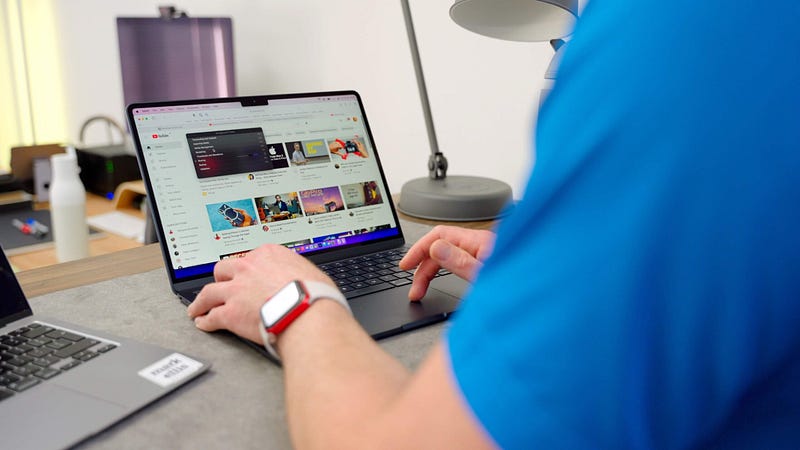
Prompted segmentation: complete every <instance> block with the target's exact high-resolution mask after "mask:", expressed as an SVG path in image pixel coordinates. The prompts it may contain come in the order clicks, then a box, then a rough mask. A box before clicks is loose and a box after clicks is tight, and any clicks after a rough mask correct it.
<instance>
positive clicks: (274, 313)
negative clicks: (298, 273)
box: [259, 280, 353, 361]
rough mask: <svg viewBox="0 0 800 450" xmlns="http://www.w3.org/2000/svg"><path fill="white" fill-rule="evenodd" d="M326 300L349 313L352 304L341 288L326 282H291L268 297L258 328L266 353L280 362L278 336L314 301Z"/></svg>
mask: <svg viewBox="0 0 800 450" xmlns="http://www.w3.org/2000/svg"><path fill="white" fill-rule="evenodd" d="M322 298H327V299H330V300H333V301H335V302H337V303H339V304H340V305H342V306H343V307H344V309H346V310H347V312H349V313H350V314H352V313H353V312H352V311H351V310H350V305H348V304H347V299H345V298H344V295H342V293H341V292H339V290H338V289H336V288H334V287H333V286H330V285H328V284H325V283H320V282H317V281H305V282H304V281H300V280H295V281H291V282H289V284H287V285H286V286H284V287H282V288H281V290H279V291H278V292H277V293H276V294H275V295H273V296H272V297H270V298H269V300H267V302H266V303H264V306H262V307H261V323H262V324H263V326H261V327H259V331H260V332H261V338H262V339H263V340H264V347H266V349H267V351H268V352H269V353H270V355H272V356H273V357H275V359H277V360H278V361H280V357H279V356H278V352H277V351H276V350H275V344H276V342H277V341H278V335H279V334H281V333H283V331H284V330H285V329H286V327H288V326H289V325H290V324H291V323H292V322H294V320H295V319H297V318H298V317H300V314H302V313H303V311H305V310H307V309H308V307H309V306H311V304H312V303H314V302H315V301H317V300H319V299H322Z"/></svg>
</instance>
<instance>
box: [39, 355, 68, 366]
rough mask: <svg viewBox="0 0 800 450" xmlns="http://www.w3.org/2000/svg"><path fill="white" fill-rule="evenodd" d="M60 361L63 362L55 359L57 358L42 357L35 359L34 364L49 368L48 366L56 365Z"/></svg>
mask: <svg viewBox="0 0 800 450" xmlns="http://www.w3.org/2000/svg"><path fill="white" fill-rule="evenodd" d="M59 361H61V359H59V358H55V357H53V356H50V355H47V356H42V357H41V358H36V359H34V360H33V363H34V364H36V365H37V366H41V367H47V366H51V365H53V364H55V363H57V362H59Z"/></svg>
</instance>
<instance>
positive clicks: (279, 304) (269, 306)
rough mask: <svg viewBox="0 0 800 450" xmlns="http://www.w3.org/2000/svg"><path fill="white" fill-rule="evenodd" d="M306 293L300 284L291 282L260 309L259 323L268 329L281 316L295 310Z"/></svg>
mask: <svg viewBox="0 0 800 450" xmlns="http://www.w3.org/2000/svg"><path fill="white" fill-rule="evenodd" d="M305 296H306V293H305V292H304V291H303V287H302V286H301V285H300V283H298V282H296V281H293V282H291V283H289V284H287V285H286V286H284V287H283V288H282V289H281V290H280V291H278V293H277V294H275V295H274V296H272V298H270V299H269V301H267V302H266V303H264V306H262V307H261V321H262V322H263V323H264V326H266V327H267V328H270V327H272V326H274V325H275V324H276V323H278V322H279V321H280V320H281V319H282V318H283V316H285V315H286V313H288V312H289V311H291V310H292V309H294V308H295V306H297V305H298V304H299V303H300V302H302V301H303V299H304V298H305Z"/></svg>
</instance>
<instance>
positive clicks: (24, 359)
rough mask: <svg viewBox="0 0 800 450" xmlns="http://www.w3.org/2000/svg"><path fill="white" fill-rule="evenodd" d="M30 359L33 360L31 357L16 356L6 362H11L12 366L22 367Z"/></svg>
mask: <svg viewBox="0 0 800 450" xmlns="http://www.w3.org/2000/svg"><path fill="white" fill-rule="evenodd" d="M31 361H33V359H32V358H28V357H27V356H17V357H16V358H14V359H12V360H11V361H9V362H8V363H9V364H11V365H12V366H16V367H22V366H24V365H25V364H28V363H29V362H31Z"/></svg>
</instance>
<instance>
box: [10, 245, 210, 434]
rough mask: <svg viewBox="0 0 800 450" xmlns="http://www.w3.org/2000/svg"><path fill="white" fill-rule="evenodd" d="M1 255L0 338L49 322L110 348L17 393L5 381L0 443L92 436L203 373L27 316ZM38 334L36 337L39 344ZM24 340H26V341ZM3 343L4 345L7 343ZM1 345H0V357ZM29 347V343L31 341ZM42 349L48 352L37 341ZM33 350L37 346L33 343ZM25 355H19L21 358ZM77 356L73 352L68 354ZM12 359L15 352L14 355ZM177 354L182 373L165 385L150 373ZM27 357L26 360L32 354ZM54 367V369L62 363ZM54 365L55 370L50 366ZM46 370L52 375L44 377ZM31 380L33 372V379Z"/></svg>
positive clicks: (132, 344)
mask: <svg viewBox="0 0 800 450" xmlns="http://www.w3.org/2000/svg"><path fill="white" fill-rule="evenodd" d="M2 253H3V255H2V259H1V260H0V291H2V292H3V296H2V300H0V335H7V334H8V333H9V332H15V330H16V332H19V331H24V330H29V329H33V328H29V327H32V326H35V327H48V328H53V329H54V330H58V331H63V332H66V333H70V334H77V335H82V336H85V337H87V338H89V339H92V340H93V341H98V344H96V345H93V346H92V347H88V348H89V349H90V350H91V348H99V347H101V346H115V347H114V348H113V349H111V350H107V352H106V353H103V354H101V355H97V356H96V357H93V358H91V359H88V360H86V361H84V362H77V358H75V360H74V361H72V362H71V364H72V365H74V367H71V368H69V369H63V370H59V369H55V370H56V371H57V372H58V373H57V374H56V375H54V376H52V378H47V379H41V380H36V383H37V384H35V385H33V386H32V387H29V388H26V389H23V390H21V391H19V392H16V391H13V390H12V389H11V388H9V387H7V385H6V386H2V387H0V390H2V391H4V392H5V393H6V395H7V394H13V395H10V396H8V397H5V396H4V398H3V399H2V400H0V436H2V447H3V448H14V449H28V448H30V449H49V448H65V447H69V446H72V445H75V444H77V443H78V442H81V441H83V440H84V439H86V438H88V437H90V436H92V435H95V434H97V433H99V432H101V431H102V430H104V429H105V428H107V427H109V426H111V425H113V424H114V423H116V422H118V421H120V420H122V419H124V418H125V417H127V416H128V415H130V414H132V413H133V412H135V411H137V410H139V409H141V408H143V407H144V406H146V405H148V404H149V403H151V402H153V401H155V400H157V399H158V398H160V397H162V396H164V395H166V394H167V393H169V392H171V391H173V390H174V389H176V388H178V387H179V386H181V385H183V384H185V383H186V382H188V381H190V380H192V379H194V378H195V377H197V376H198V375H200V374H201V373H203V372H205V371H206V370H207V369H208V368H209V365H208V364H207V363H204V362H201V361H199V360H197V359H194V358H191V357H188V356H186V355H181V354H178V353H176V352H174V351H172V350H168V349H165V348H161V347H157V346H153V345H149V344H145V343H142V342H137V341H133V340H130V339H125V338H122V337H117V336H112V335H109V334H106V333H102V332H99V331H94V330H90V329H87V328H84V327H81V326H77V325H74V324H70V323H66V322H62V321H59V320H55V319H51V318H43V317H40V316H37V315H35V314H34V313H33V311H32V310H31V308H30V305H29V304H28V301H27V299H26V298H25V296H24V294H23V292H22V289H21V287H20V286H19V283H18V282H17V280H16V277H15V276H14V273H13V272H12V270H11V267H10V264H9V262H8V259H7V258H6V255H5V252H2ZM42 340H44V339H41V337H40V341H42ZM28 342H30V341H28ZM6 347H7V346H6ZM6 347H0V354H2V353H3V352H4V351H5V350H6ZM30 347H32V346H30ZM41 348H45V349H46V350H47V351H50V352H52V351H54V350H53V349H50V348H47V345H42V347H41ZM37 349H38V348H37ZM26 354H27V353H24V354H22V356H25V355H26ZM9 355H10V354H9V353H7V352H6V353H5V354H3V355H2V356H3V360H2V362H0V365H2V366H3V368H5V369H7V370H6V371H4V372H3V375H0V376H7V375H9V374H11V375H13V374H15V373H16V372H14V370H18V369H19V367H17V366H15V365H14V364H15V363H11V364H9V363H10V362H12V361H13V359H11V360H9V359H8V358H7V357H6V356H9ZM75 355H76V356H77V355H78V354H77V353H76V354H75ZM14 357H15V358H16V357H17V355H14ZM176 358H177V359H179V360H181V361H184V362H187V363H188V364H189V366H187V370H186V371H185V372H183V373H181V374H180V375H179V376H177V377H175V378H173V380H170V381H169V382H168V383H167V384H164V383H163V382H162V381H163V380H160V379H159V378H158V374H156V375H155V376H154V375H153V372H158V371H159V369H160V368H165V367H167V366H169V365H170V364H171V363H174V361H175V360H176ZM31 359H33V358H31ZM66 365H67V364H61V366H60V367H66ZM55 367H58V365H56V366H55ZM50 375H52V372H51V374H50ZM34 378H35V377H34Z"/></svg>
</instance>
